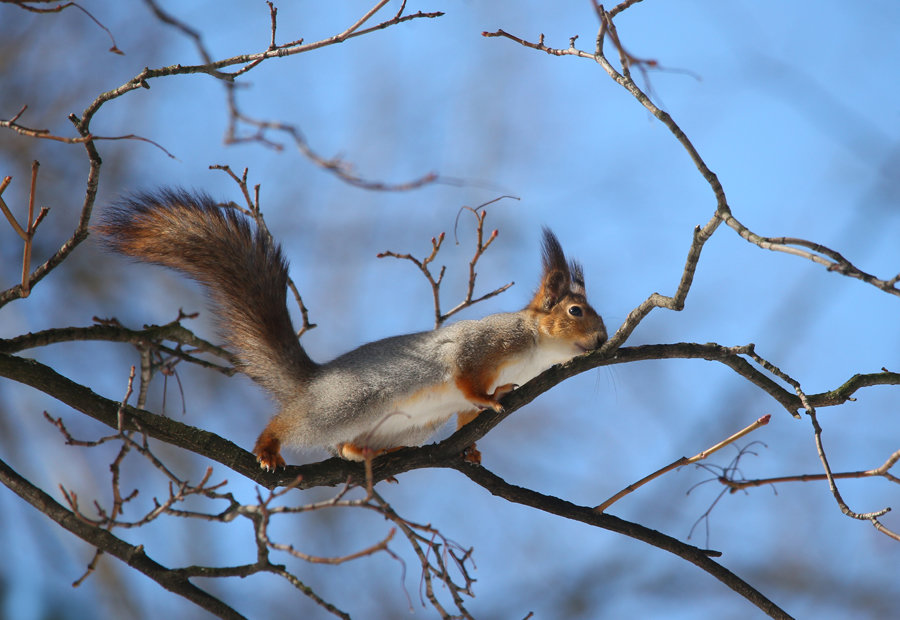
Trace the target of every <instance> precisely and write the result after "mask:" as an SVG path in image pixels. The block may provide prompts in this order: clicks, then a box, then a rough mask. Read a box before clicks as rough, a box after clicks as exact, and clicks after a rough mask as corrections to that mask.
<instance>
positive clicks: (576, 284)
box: [569, 260, 587, 295]
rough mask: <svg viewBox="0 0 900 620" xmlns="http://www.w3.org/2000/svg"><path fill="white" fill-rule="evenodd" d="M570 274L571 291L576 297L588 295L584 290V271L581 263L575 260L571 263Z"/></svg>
mask: <svg viewBox="0 0 900 620" xmlns="http://www.w3.org/2000/svg"><path fill="white" fill-rule="evenodd" d="M569 273H570V274H571V278H572V286H571V291H572V292H573V293H575V294H576V295H587V293H586V292H585V290H584V269H582V267H581V263H579V262H576V261H574V260H572V261H569Z"/></svg>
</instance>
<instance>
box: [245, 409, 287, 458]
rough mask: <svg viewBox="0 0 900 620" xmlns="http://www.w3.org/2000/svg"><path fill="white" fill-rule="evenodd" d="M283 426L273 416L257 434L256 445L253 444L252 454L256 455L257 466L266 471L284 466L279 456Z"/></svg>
mask: <svg viewBox="0 0 900 620" xmlns="http://www.w3.org/2000/svg"><path fill="white" fill-rule="evenodd" d="M285 426H286V425H285V423H284V422H283V421H282V420H281V419H280V418H279V417H278V416H275V417H274V418H272V420H271V421H270V422H269V424H268V425H267V426H266V428H265V429H263V432H262V433H260V434H259V437H258V438H257V439H256V445H255V446H253V454H255V455H256V460H257V461H258V462H259V466H260V467H262V468H263V469H265V470H266V471H275V470H276V469H278V468H279V467H284V466H285V462H284V459H283V458H282V457H281V435H282V434H283V433H282V430H283V429H284V427H285Z"/></svg>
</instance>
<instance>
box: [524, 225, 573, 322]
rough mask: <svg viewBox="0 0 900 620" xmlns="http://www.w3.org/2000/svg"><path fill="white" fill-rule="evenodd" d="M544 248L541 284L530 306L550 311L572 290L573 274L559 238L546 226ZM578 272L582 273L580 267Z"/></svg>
mask: <svg viewBox="0 0 900 620" xmlns="http://www.w3.org/2000/svg"><path fill="white" fill-rule="evenodd" d="M543 250H544V251H543V259H544V261H543V262H544V272H543V274H542V275H541V286H540V288H539V289H538V291H537V292H536V293H535V295H534V298H533V299H532V300H531V303H530V304H529V307H530V308H533V309H535V310H540V311H543V312H549V311H550V310H552V309H553V306H555V305H556V304H558V303H559V301H560V300H561V299H562V298H563V297H564V296H566V295H567V294H568V293H569V292H570V291H571V286H572V275H571V273H570V271H569V263H568V262H567V261H566V255H565V254H564V253H563V250H562V246H561V245H560V244H559V239H557V238H556V235H554V234H553V233H552V232H551V231H550V229H549V228H546V227H544V243H543ZM578 273H579V274H580V273H581V272H580V268H579V272H578Z"/></svg>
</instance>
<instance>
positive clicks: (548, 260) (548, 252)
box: [543, 226, 569, 276]
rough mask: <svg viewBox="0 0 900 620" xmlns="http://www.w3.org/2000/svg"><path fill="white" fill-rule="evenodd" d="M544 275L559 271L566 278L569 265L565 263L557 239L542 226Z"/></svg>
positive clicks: (564, 257)
mask: <svg viewBox="0 0 900 620" xmlns="http://www.w3.org/2000/svg"><path fill="white" fill-rule="evenodd" d="M543 249H544V252H543V257H544V275H547V274H548V273H550V272H551V271H561V272H563V273H564V274H566V276H568V274H569V264H568V263H567V262H566V255H565V254H564V253H563V249H562V246H561V245H560V244H559V239H557V238H556V235H554V234H553V231H552V230H550V229H549V228H547V227H546V226H544V243H543Z"/></svg>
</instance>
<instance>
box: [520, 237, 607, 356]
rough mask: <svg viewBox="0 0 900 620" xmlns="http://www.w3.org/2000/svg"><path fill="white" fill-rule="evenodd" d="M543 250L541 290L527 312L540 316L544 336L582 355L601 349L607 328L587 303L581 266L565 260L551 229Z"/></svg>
mask: <svg viewBox="0 0 900 620" xmlns="http://www.w3.org/2000/svg"><path fill="white" fill-rule="evenodd" d="M543 246H544V251H543V258H544V270H543V275H542V277H541V286H540V288H539V289H538V290H537V292H536V293H535V295H534V298H533V299H532V300H531V303H530V304H528V306H527V308H526V310H529V311H531V312H533V313H534V314H535V315H537V317H538V325H539V329H540V331H541V334H542V335H543V336H546V337H549V338H553V339H554V340H559V341H564V342H568V343H571V344H572V345H573V348H575V349H576V350H577V349H580V352H584V351H592V350H594V349H598V348H600V346H601V345H602V344H603V343H604V342H606V327H605V326H604V325H603V319H601V318H600V315H599V314H597V311H596V310H594V309H593V308H592V307H591V305H590V304H589V303H588V301H587V297H586V296H585V290H584V271H583V270H582V268H581V265H580V264H578V263H576V262H575V261H567V260H566V255H565V254H564V253H563V250H562V246H560V244H559V240H558V239H557V238H556V235H554V234H553V233H552V232H551V231H550V229H548V228H544V244H543Z"/></svg>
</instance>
